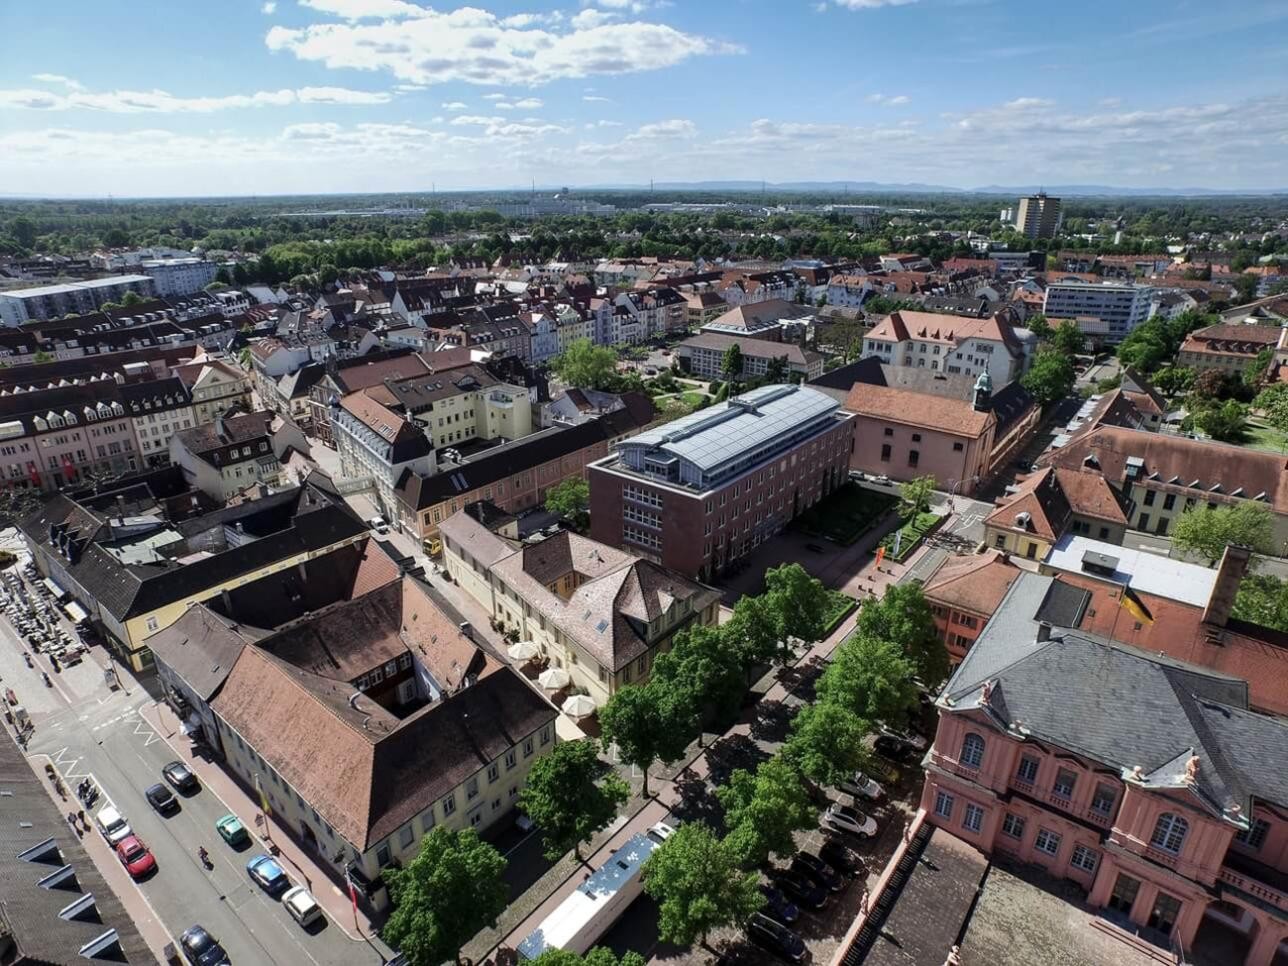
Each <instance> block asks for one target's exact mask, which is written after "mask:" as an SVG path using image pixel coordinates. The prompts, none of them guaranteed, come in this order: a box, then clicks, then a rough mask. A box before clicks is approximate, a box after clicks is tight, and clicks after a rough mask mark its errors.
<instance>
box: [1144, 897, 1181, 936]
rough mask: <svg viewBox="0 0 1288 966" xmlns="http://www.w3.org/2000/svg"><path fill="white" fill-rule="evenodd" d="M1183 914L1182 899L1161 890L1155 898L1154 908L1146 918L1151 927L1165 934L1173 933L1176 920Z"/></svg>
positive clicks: (1146, 922)
mask: <svg viewBox="0 0 1288 966" xmlns="http://www.w3.org/2000/svg"><path fill="white" fill-rule="evenodd" d="M1180 915H1181V900H1180V899H1178V898H1176V896H1169V895H1168V894H1167V893H1166V892H1160V893H1159V894H1158V897H1157V898H1156V899H1154V908H1153V910H1152V911H1151V912H1150V914H1149V918H1148V919H1147V920H1145V925H1147V926H1149V928H1150V929H1157V930H1158V931H1159V932H1161V933H1162V934H1163V935H1165V936H1170V935H1171V934H1172V927H1173V926H1175V925H1176V920H1177V919H1178V918H1179V917H1180Z"/></svg>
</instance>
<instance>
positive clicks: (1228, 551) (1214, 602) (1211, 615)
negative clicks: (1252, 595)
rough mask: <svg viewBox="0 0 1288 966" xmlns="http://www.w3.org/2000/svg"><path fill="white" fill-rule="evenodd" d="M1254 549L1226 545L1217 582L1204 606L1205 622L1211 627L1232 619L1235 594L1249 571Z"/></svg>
mask: <svg viewBox="0 0 1288 966" xmlns="http://www.w3.org/2000/svg"><path fill="white" fill-rule="evenodd" d="M1251 559H1252V551H1250V550H1248V548H1247V547H1226V548H1225V553H1224V554H1223V555H1222V557H1221V563H1220V565H1219V566H1218V567H1217V570H1216V583H1214V584H1213V585H1212V596H1211V597H1209V598H1208V602H1207V606H1206V607H1204V608H1203V623H1204V624H1207V625H1210V626H1211V627H1214V628H1215V627H1225V625H1226V624H1228V623H1229V621H1230V612H1231V611H1232V610H1233V609H1234V596H1235V594H1237V593H1238V591H1239V584H1240V582H1242V580H1243V577H1244V575H1245V574H1246V573H1247V572H1248V564H1249V563H1250V562H1251Z"/></svg>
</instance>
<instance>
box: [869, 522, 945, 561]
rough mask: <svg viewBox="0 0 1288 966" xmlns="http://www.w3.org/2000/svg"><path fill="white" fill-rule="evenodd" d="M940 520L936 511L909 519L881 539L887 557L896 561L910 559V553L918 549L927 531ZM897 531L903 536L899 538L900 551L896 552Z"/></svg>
mask: <svg viewBox="0 0 1288 966" xmlns="http://www.w3.org/2000/svg"><path fill="white" fill-rule="evenodd" d="M938 520H939V516H938V515H937V514H934V513H918V514H917V516H916V517H915V518H914V519H911V520H909V521H908V522H907V523H905V524H904V525H903V526H902V527H900V528H899V529H898V530H896V531H895V532H894V533H891V534H890V535H889V536H888V537H886V538H885V539H884V540H882V541H881V546H883V547H885V548H886V559H887V560H893V561H894V562H895V563H901V562H902V561H904V560H907V559H908V555H909V554H911V553H912V552H913V551H914V550H916V549H917V546H918V545H919V544H920V543H921V540H922V538H923V537H925V535H926V533H927V531H929V530H930V528H931V527H933V526H934V525H935V523H936V521H938ZM895 533H902V534H903V537H902V538H900V540H899V552H898V553H897V554H896V553H895V552H894V541H895Z"/></svg>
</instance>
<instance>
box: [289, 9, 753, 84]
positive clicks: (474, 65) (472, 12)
mask: <svg viewBox="0 0 1288 966" xmlns="http://www.w3.org/2000/svg"><path fill="white" fill-rule="evenodd" d="M304 2H305V5H306V6H309V7H312V8H313V9H315V10H319V11H323V12H328V13H334V14H336V15H338V16H341V17H343V18H345V19H346V20H347V21H348V22H345V23H318V24H312V25H310V26H307V27H302V28H288V27H282V26H276V27H273V28H272V29H271V30H269V31H268V33H267V35H266V36H265V43H266V44H267V45H268V48H269V49H270V50H274V51H284V52H287V53H290V54H293V55H294V56H295V57H296V58H298V59H300V60H304V61H311V62H317V63H322V64H325V65H326V66H327V67H331V68H337V69H338V68H349V69H356V70H383V71H388V72H389V73H391V74H393V75H394V76H395V77H397V78H398V79H399V80H401V81H407V82H411V83H418V84H430V83H446V82H449V81H463V82H465V83H470V84H483V85H498V84H510V85H523V86H533V85H538V84H546V83H550V82H551V81H555V80H559V79H562V78H569V77H589V76H592V75H596V74H627V73H633V72H637V71H647V70H658V69H661V68H664V67H670V66H673V65H675V64H678V63H680V62H682V61H685V60H688V59H689V58H691V57H697V56H701V55H708V54H723V53H735V52H740V50H741V48H738V47H736V46H734V45H730V44H726V43H721V42H718V41H715V40H712V39H709V38H707V37H702V36H699V35H697V34H690V33H685V32H683V31H680V30H677V29H675V28H674V27H670V26H667V25H665V24H657V23H642V22H631V23H600V24H598V25H596V26H592V27H587V26H582V27H577V26H571V25H570V26H568V27H567V28H565V27H564V26H563V25H562V24H560V23H558V22H557V21H556V22H551V21H552V18H546V23H547V26H545V27H535V26H532V25H531V22H529V21H527V20H525V21H523V23H522V24H520V23H517V22H516V21H515V20H514V18H501V17H498V16H496V15H495V14H493V13H490V12H488V11H486V10H480V9H478V8H475V7H461V8H459V9H457V10H452V11H449V12H446V13H440V12H438V11H436V10H432V9H430V8H428V7H419V6H416V5H414V4H409V3H404V2H403V0H304ZM370 18H385V19H382V20H381V21H380V22H379V23H359V22H357V21H360V20H365V19H370ZM395 18H397V19H395Z"/></svg>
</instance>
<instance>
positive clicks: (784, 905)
mask: <svg viewBox="0 0 1288 966" xmlns="http://www.w3.org/2000/svg"><path fill="white" fill-rule="evenodd" d="M760 894H761V895H762V896H764V897H765V911H766V912H767V913H769V915H771V916H773V917H774V918H775V919H777V920H778V921H779V922H782V923H786V924H787V925H789V926H790V925H791V924H792V923H794V922H795V921H796V920H797V919H799V918H800V917H801V909H800V906H798V905H796V903H794V902H792V900H790V899H788V898H787V896H785V895H783V892H782V890H781V889H778V888H776V887H775V886H772V885H770V884H769V883H768V882H762V883H761V884H760Z"/></svg>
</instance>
